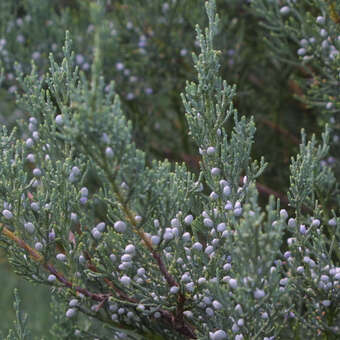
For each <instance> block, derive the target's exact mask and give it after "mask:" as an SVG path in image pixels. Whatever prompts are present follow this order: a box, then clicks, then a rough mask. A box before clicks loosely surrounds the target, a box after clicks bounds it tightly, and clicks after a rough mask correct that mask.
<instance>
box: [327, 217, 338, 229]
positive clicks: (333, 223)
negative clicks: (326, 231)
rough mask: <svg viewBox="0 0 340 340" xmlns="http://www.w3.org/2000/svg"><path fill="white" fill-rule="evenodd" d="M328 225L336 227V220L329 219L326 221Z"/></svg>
mask: <svg viewBox="0 0 340 340" xmlns="http://www.w3.org/2000/svg"><path fill="white" fill-rule="evenodd" d="M328 225H330V226H331V227H336V219H335V217H333V218H331V219H330V220H329V221H328Z"/></svg>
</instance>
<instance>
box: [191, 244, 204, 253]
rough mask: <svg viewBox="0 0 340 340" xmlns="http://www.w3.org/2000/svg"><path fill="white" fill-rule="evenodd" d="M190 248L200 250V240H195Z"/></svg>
mask: <svg viewBox="0 0 340 340" xmlns="http://www.w3.org/2000/svg"><path fill="white" fill-rule="evenodd" d="M192 249H195V250H197V251H201V250H202V249H203V246H202V244H201V243H200V242H196V243H194V244H193V245H192Z"/></svg>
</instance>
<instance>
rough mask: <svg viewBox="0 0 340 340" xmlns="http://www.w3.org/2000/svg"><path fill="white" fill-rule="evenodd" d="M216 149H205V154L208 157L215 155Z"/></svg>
mask: <svg viewBox="0 0 340 340" xmlns="http://www.w3.org/2000/svg"><path fill="white" fill-rule="evenodd" d="M215 151H216V149H215V148H214V147H213V146H209V147H208V148H207V154H208V155H213V154H214V153H215Z"/></svg>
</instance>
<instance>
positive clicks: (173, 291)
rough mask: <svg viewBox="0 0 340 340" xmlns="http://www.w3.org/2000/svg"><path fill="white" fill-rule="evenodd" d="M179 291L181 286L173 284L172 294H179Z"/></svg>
mask: <svg viewBox="0 0 340 340" xmlns="http://www.w3.org/2000/svg"><path fill="white" fill-rule="evenodd" d="M178 291H179V288H178V287H177V286H172V287H171V288H170V294H177V293H178Z"/></svg>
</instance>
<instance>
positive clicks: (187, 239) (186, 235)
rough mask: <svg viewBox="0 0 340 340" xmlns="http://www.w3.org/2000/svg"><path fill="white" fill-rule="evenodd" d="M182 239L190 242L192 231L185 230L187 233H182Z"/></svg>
mask: <svg viewBox="0 0 340 340" xmlns="http://www.w3.org/2000/svg"><path fill="white" fill-rule="evenodd" d="M182 240H183V241H184V242H189V241H190V240H191V235H190V233H188V232H185V233H184V234H183V235H182Z"/></svg>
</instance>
